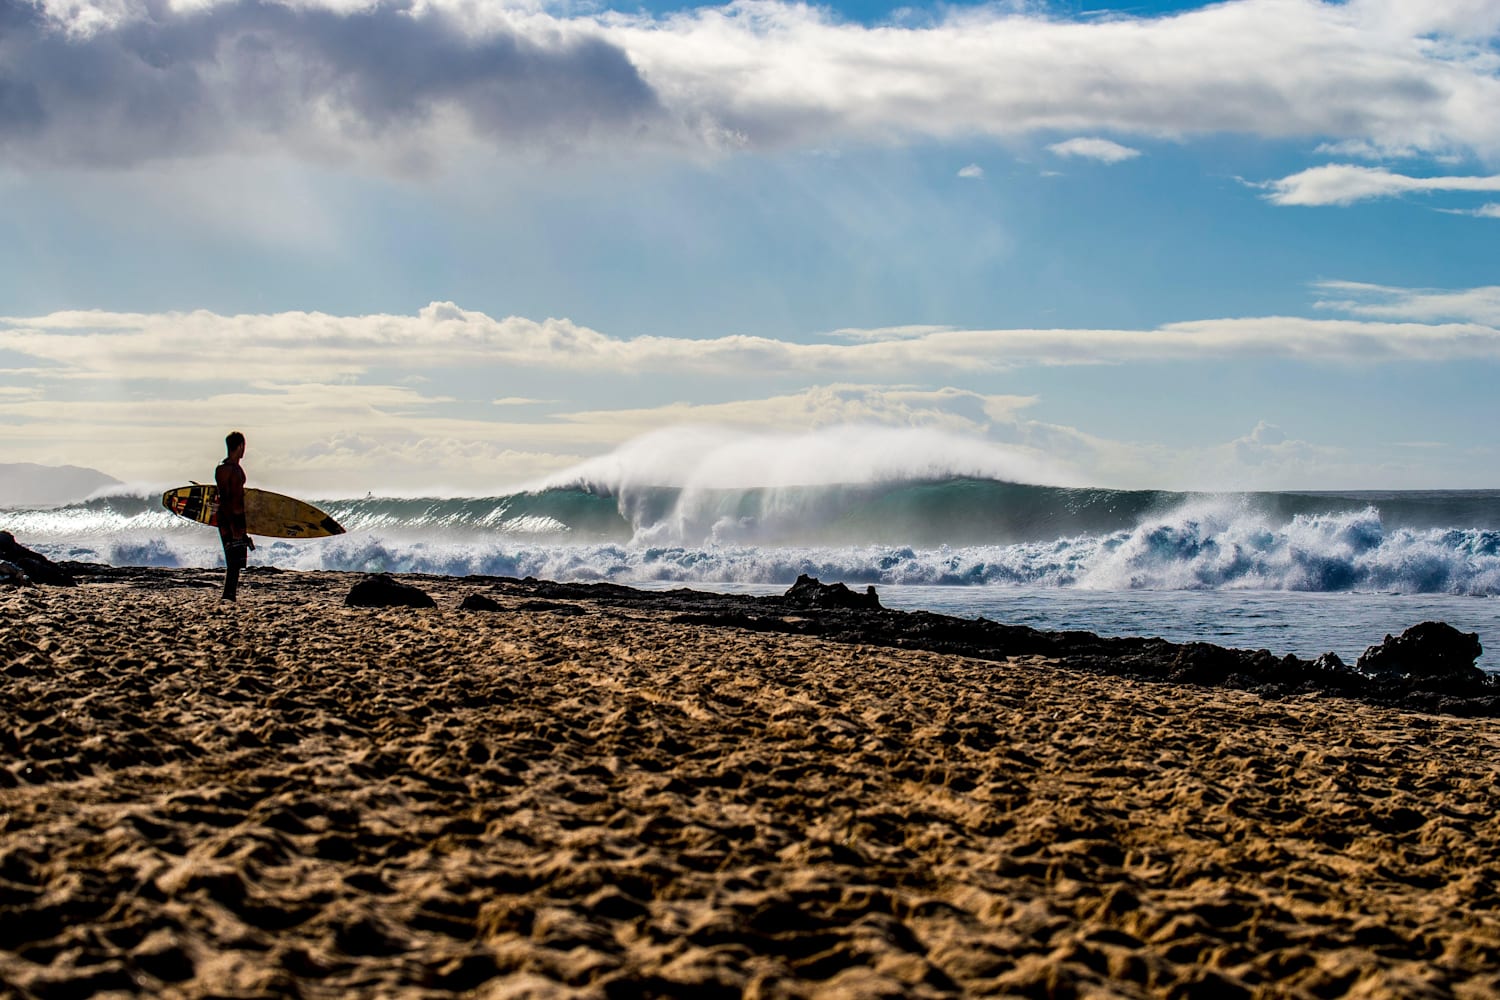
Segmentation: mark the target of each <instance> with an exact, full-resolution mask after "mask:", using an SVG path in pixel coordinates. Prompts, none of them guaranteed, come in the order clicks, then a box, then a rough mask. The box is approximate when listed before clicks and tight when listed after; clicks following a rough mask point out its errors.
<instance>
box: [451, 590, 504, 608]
mask: <svg viewBox="0 0 1500 1000" xmlns="http://www.w3.org/2000/svg"><path fill="white" fill-rule="evenodd" d="M458 609H459V610H460V611H499V610H500V602H499V601H497V600H495V599H494V598H492V597H485V596H484V595H483V594H470V595H469V596H468V597H465V598H464V602H463V603H462V604H460V605H459V606H458Z"/></svg>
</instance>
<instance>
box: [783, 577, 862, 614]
mask: <svg viewBox="0 0 1500 1000" xmlns="http://www.w3.org/2000/svg"><path fill="white" fill-rule="evenodd" d="M782 599H783V600H785V601H787V602H789V603H791V604H795V605H798V606H800V607H804V608H855V609H861V610H868V611H879V610H880V598H879V597H877V596H876V594H875V588H874V587H866V588H865V592H864V593H863V594H856V593H855V592H854V591H852V590H850V589H849V588H848V587H846V586H844V585H843V584H842V583H820V582H818V580H817V579H816V578H815V577H811V576H808V575H807V574H806V573H803V574H802V575H801V576H799V577H797V582H796V583H794V584H792V586H791V589H790V590H788V591H787V592H786V593H785V594H783V595H782Z"/></svg>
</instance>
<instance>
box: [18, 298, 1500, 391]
mask: <svg viewBox="0 0 1500 1000" xmlns="http://www.w3.org/2000/svg"><path fill="white" fill-rule="evenodd" d="M1320 287H1321V288H1322V289H1324V290H1325V291H1327V290H1329V289H1333V290H1338V289H1353V288H1358V287H1361V286H1355V285H1340V284H1337V283H1331V284H1325V285H1323V286H1320ZM1491 294H1492V290H1488V289H1473V290H1470V291H1468V292H1449V293H1441V298H1442V301H1443V302H1445V303H1448V304H1449V305H1451V304H1453V303H1456V302H1460V301H1463V302H1469V303H1472V304H1473V308H1474V310H1475V311H1472V312H1467V313H1466V312H1463V311H1461V310H1459V311H1455V312H1453V313H1452V314H1442V315H1440V314H1437V313H1432V314H1430V315H1427V316H1423V315H1419V314H1417V313H1414V312H1411V311H1410V310H1412V309H1414V308H1415V303H1417V302H1418V301H1420V293H1416V292H1406V293H1398V294H1396V295H1394V296H1391V295H1389V294H1387V298H1391V299H1392V300H1393V301H1395V302H1397V303H1398V304H1402V303H1404V305H1402V308H1404V309H1405V310H1407V311H1405V312H1403V311H1401V309H1396V310H1394V311H1391V312H1389V313H1381V312H1379V311H1378V309H1379V306H1378V305H1373V306H1372V305H1371V304H1370V303H1369V302H1367V301H1364V300H1363V299H1362V298H1353V297H1351V298H1349V299H1348V300H1347V301H1346V302H1343V303H1340V302H1327V301H1325V302H1323V303H1322V307H1323V308H1325V309H1327V308H1339V309H1341V311H1343V312H1346V313H1349V314H1350V315H1352V316H1369V317H1376V318H1377V319H1380V320H1385V319H1390V320H1396V321H1395V322H1381V321H1375V320H1372V319H1347V318H1331V319H1310V318H1304V317H1294V316H1267V317H1253V318H1224V319H1205V320H1196V321H1190V322H1181V323H1171V324H1166V325H1164V326H1160V327H1155V328H1151V329H1138V330H1130V329H955V328H947V327H906V328H901V327H898V328H889V329H877V330H870V331H851V330H841V331H839V332H838V334H837V337H838V339H840V340H842V341H850V342H843V343H830V342H815V343H798V342H792V341H783V340H774V339H771V338H767V337H751V336H742V335H728V336H719V337H703V338H685V337H684V338H677V337H657V336H641V337H634V338H628V339H627V338H617V337H612V336H609V335H607V334H605V333H601V332H599V331H596V330H592V329H589V328H587V327H583V326H579V325H577V324H575V323H573V322H571V321H569V320H566V319H547V320H542V321H536V320H530V319H525V318H522V317H515V316H511V317H505V318H503V319H495V318H492V317H490V316H487V315H485V314H484V313H482V312H477V311H472V310H465V309H461V308H459V307H458V306H456V305H454V304H452V303H445V302H437V303H433V304H431V305H429V306H427V307H426V308H424V309H422V310H420V311H419V312H418V313H417V314H416V315H415V316H401V315H390V314H376V315H368V316H349V317H345V316H331V315H327V314H323V313H303V312H288V313H275V314H269V315H238V316H220V315H218V314H215V313H210V312H205V311H199V312H192V313H162V314H128V313H105V312H60V313H53V314H50V315H47V316H40V317H32V318H0V351H8V352H10V353H11V354H12V355H15V356H19V358H20V359H22V360H24V359H27V358H29V359H32V360H33V361H34V367H31V368H29V369H26V368H21V369H19V371H18V373H16V374H13V375H11V376H10V377H9V380H10V381H15V380H17V378H18V377H24V378H27V379H31V380H36V381H46V382H53V383H57V382H67V381H74V382H78V381H82V382H129V381H132V380H150V381H152V382H153V383H161V382H176V383H183V384H203V383H217V384H222V383H223V381H224V380H225V378H226V371H225V368H224V364H223V361H222V355H221V354H220V353H219V352H217V351H205V350H204V347H203V345H205V344H218V345H226V346H227V345H254V349H253V350H237V351H236V361H235V365H234V369H233V373H232V375H228V377H229V378H233V379H235V380H237V381H239V382H241V383H244V384H250V383H254V382H256V381H261V382H266V383H276V382H279V381H282V380H284V378H285V374H286V372H288V371H295V372H297V373H298V376H299V377H300V378H302V379H305V380H307V381H310V382H319V383H338V382H345V383H348V382H355V381H358V380H360V379H361V378H362V377H363V376H364V375H365V374H366V373H367V372H369V371H371V370H375V369H383V370H400V371H404V372H407V373H409V374H429V375H431V374H434V373H438V372H455V371H460V370H462V371H466V372H471V373H472V372H480V371H492V372H496V373H501V372H506V373H513V372H515V371H527V370H551V371H559V372H570V373H575V374H580V375H582V374H590V373H592V374H609V375H610V376H612V377H619V376H622V375H633V374H639V375H648V374H649V375H656V376H661V375H671V374H678V375H692V376H695V377H699V378H725V379H733V380H737V381H742V380H743V379H744V378H745V377H746V375H747V373H752V372H753V373H757V374H758V375H759V376H760V377H764V378H772V377H777V376H782V377H784V376H793V377H821V378H826V377H833V378H858V377H862V376H868V375H881V376H895V377H905V375H906V373H909V372H927V373H940V372H942V373H952V372H965V371H967V372H986V371H1001V370H1006V369H1010V368H1015V367H1018V366H1022V365H1072V364H1108V363H1119V362H1129V361H1173V360H1176V361H1203V360H1215V359H1225V358H1245V357H1280V358H1293V359H1299V360H1309V361H1340V362H1359V363H1375V362H1389V361H1451V360H1458V359H1466V358H1483V359H1497V358H1500V327H1497V325H1496V322H1495V319H1496V318H1495V317H1494V315H1493V314H1492V313H1491V312H1489V311H1487V310H1486V309H1484V308H1482V307H1483V304H1484V303H1485V302H1487V301H1488V298H1489V296H1490V295H1491ZM406 391H409V390H406Z"/></svg>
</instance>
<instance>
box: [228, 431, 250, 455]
mask: <svg viewBox="0 0 1500 1000" xmlns="http://www.w3.org/2000/svg"><path fill="white" fill-rule="evenodd" d="M224 451H225V452H226V453H227V454H228V455H229V457H230V458H243V457H244V455H245V435H243V434H241V433H240V432H239V431H230V432H229V433H228V434H226V435H225V436H224Z"/></svg>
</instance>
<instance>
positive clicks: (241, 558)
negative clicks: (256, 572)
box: [224, 539, 245, 601]
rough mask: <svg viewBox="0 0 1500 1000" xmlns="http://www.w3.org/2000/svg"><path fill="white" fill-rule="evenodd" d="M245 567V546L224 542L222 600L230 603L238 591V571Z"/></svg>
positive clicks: (228, 541) (241, 543)
mask: <svg viewBox="0 0 1500 1000" xmlns="http://www.w3.org/2000/svg"><path fill="white" fill-rule="evenodd" d="M244 565H245V544H244V543H243V542H239V543H236V542H233V541H230V540H228V539H226V540H225V542H224V600H226V601H232V600H234V598H235V594H236V593H237V592H238V591H239V589H240V569H241V568H242V567H243V566H244Z"/></svg>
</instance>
